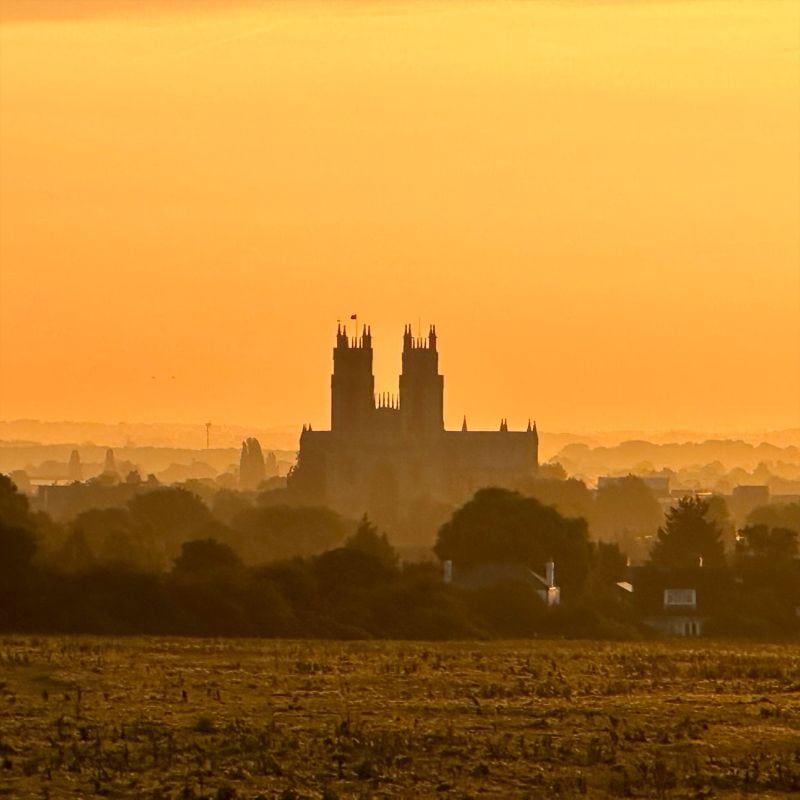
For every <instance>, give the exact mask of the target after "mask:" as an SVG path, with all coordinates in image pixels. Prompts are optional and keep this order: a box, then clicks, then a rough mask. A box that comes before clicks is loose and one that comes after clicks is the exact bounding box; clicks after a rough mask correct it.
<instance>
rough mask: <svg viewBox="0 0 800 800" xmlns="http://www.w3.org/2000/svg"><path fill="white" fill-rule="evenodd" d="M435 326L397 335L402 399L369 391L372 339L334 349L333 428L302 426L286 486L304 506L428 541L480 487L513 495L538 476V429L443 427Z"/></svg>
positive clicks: (340, 334) (339, 336)
mask: <svg viewBox="0 0 800 800" xmlns="http://www.w3.org/2000/svg"><path fill="white" fill-rule="evenodd" d="M436 347H437V341H436V328H434V327H433V326H431V328H430V329H429V331H428V335H427V336H426V337H424V338H423V337H414V336H413V335H412V333H411V328H410V326H408V325H407V326H406V329H405V331H404V333H403V368H402V373H401V375H400V394H399V396H398V397H394V396H390V395H388V394H381V395H378V396H376V394H375V378H374V377H373V374H372V332H371V331H370V329H369V327H368V326H364V327H362V328H361V331H360V335H358V333H357V334H356V336H355V337H348V335H347V330H346V329H345V328H342V327H341V326H340V327H339V330H338V331H337V333H336V347H335V348H334V350H333V376H332V377H331V429H330V430H328V431H316V430H311V428H309V427H304V428H303V432H302V434H301V436H300V450H299V452H298V455H297V464H296V465H295V467H294V468H293V469H292V472H291V473H290V475H289V488H290V490H291V491H292V492H293V493H294V495H295V496H296V497H297V498H298V499H300V500H302V501H303V502H306V503H310V504H313V505H324V506H328V507H330V508H332V509H334V510H336V511H338V512H339V513H340V514H343V515H345V516H347V517H349V518H352V519H357V518H358V517H360V516H361V515H362V514H364V513H367V514H368V515H369V516H370V518H371V519H372V520H373V521H375V522H376V523H377V524H378V525H379V526H380V527H382V528H383V529H384V530H387V531H389V532H391V533H392V534H393V535H395V536H396V537H398V539H399V540H400V541H406V542H410V543H412V542H413V543H417V544H420V543H425V544H426V546H428V545H429V544H430V543H431V542H432V541H433V538H434V537H435V534H436V530H437V529H438V526H439V525H441V524H442V523H443V522H444V521H445V519H446V518H447V517H448V516H449V514H450V513H451V512H452V511H453V510H454V509H455V508H457V507H458V506H459V505H461V504H463V503H464V502H466V500H468V499H469V498H470V497H471V496H472V495H473V494H474V493H475V492H476V491H477V490H478V489H481V488H483V487H486V486H503V487H507V488H512V489H513V488H518V487H520V486H525V485H526V481H528V480H530V478H531V477H533V476H534V475H535V474H536V470H537V466H538V451H539V437H538V433H537V431H536V426H535V425H534V426H533V427H531V426H530V424H529V425H528V430H527V431H509V430H508V425H506V423H505V421H503V422H502V423H501V425H500V428H499V430H494V431H468V430H467V427H466V421H465V423H464V425H463V426H462V428H461V430H458V431H448V430H445V427H444V415H443V397H444V378H443V377H442V376H441V375H440V374H439V354H438V352H437V349H436Z"/></svg>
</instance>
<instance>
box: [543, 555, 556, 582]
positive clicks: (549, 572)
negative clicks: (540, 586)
mask: <svg viewBox="0 0 800 800" xmlns="http://www.w3.org/2000/svg"><path fill="white" fill-rule="evenodd" d="M545 570H546V572H545V579H546V580H547V586H548V587H551V586H555V585H556V562H555V561H548V562H547V564H546V565H545Z"/></svg>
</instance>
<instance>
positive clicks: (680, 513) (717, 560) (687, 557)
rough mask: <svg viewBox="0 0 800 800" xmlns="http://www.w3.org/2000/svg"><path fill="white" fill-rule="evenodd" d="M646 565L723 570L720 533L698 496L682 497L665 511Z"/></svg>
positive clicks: (706, 507)
mask: <svg viewBox="0 0 800 800" xmlns="http://www.w3.org/2000/svg"><path fill="white" fill-rule="evenodd" d="M650 562H651V563H652V564H655V565H658V566H664V567H697V566H701V565H702V566H705V567H723V566H725V547H724V545H723V543H722V530H721V529H720V527H719V525H718V524H717V523H716V522H715V521H714V520H712V519H710V518H709V505H708V502H707V501H706V500H703V499H702V498H699V497H682V498H681V499H680V500H679V501H678V505H677V506H674V507H673V508H671V509H670V510H669V511H668V512H667V519H666V522H665V523H664V525H663V526H662V527H660V528H659V529H658V534H657V536H656V542H655V544H654V545H653V549H652V550H651V552H650Z"/></svg>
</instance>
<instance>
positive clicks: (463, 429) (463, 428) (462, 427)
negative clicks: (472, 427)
mask: <svg viewBox="0 0 800 800" xmlns="http://www.w3.org/2000/svg"><path fill="white" fill-rule="evenodd" d="M461 430H462V431H463V432H464V433H466V432H467V415H466V414H464V421H463V422H462V423H461Z"/></svg>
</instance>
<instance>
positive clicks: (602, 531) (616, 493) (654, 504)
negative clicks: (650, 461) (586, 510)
mask: <svg viewBox="0 0 800 800" xmlns="http://www.w3.org/2000/svg"><path fill="white" fill-rule="evenodd" d="M662 520H663V515H662V513H661V506H660V505H659V504H658V500H656V496H655V495H654V494H653V492H652V490H651V489H650V487H649V486H648V485H647V484H646V483H645V482H644V481H643V480H642V479H641V478H637V477H636V476H635V475H628V476H626V477H624V478H621V479H620V480H618V481H613V482H612V483H609V484H607V485H605V486H602V487H601V488H600V489H598V490H597V495H596V497H595V502H594V508H593V510H592V515H591V518H590V523H591V527H592V534H593V535H594V536H597V537H599V538H601V539H617V538H619V537H620V536H622V535H624V534H652V533H655V531H656V529H657V528H658V526H659V525H660V524H661V522H662Z"/></svg>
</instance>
